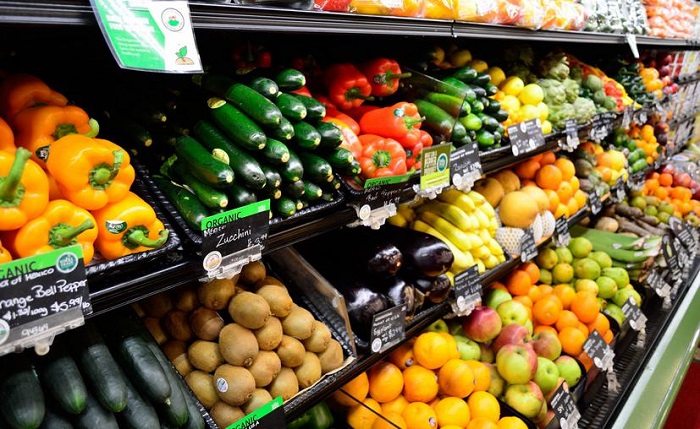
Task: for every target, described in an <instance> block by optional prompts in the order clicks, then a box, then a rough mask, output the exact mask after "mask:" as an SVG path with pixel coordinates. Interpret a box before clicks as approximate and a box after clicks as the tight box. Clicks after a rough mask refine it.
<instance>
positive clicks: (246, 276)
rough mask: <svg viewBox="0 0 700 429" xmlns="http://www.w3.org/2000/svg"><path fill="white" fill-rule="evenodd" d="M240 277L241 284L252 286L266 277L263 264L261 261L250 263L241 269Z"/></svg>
mask: <svg viewBox="0 0 700 429" xmlns="http://www.w3.org/2000/svg"><path fill="white" fill-rule="evenodd" d="M240 276H241V277H240V280H241V282H243V283H245V284H247V285H251V286H252V285H254V284H255V283H257V282H259V281H260V280H262V279H264V278H265V276H267V270H266V269H265V264H263V263H262V262H261V261H254V262H251V263H249V264H248V265H246V266H245V267H243V268H242V269H241V274H240Z"/></svg>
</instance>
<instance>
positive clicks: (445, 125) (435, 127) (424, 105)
mask: <svg viewBox="0 0 700 429" xmlns="http://www.w3.org/2000/svg"><path fill="white" fill-rule="evenodd" d="M413 102H414V103H415V105H416V106H418V111H419V112H420V114H421V116H423V117H425V120H424V121H423V125H422V126H423V127H424V128H426V129H428V130H430V131H432V132H433V133H435V134H437V135H439V136H442V137H444V138H445V139H447V138H449V137H450V136H451V135H452V129H453V128H454V126H455V118H454V117H453V116H452V115H450V114H449V113H447V112H445V111H444V110H443V109H441V108H440V107H438V106H436V105H434V104H433V103H431V102H429V101H426V100H423V99H416V100H414V101H413Z"/></svg>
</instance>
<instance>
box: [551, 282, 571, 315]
mask: <svg viewBox="0 0 700 429" xmlns="http://www.w3.org/2000/svg"><path fill="white" fill-rule="evenodd" d="M552 293H553V294H554V296H556V297H557V298H559V301H561V305H562V307H563V308H564V310H568V309H569V307H570V306H571V301H573V300H574V297H575V296H576V289H574V288H573V287H571V285H569V284H568V283H563V284H559V285H556V286H554V289H552Z"/></svg>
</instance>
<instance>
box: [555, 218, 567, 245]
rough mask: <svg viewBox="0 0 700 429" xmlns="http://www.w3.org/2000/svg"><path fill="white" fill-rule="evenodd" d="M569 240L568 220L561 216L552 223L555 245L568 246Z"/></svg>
mask: <svg viewBox="0 0 700 429" xmlns="http://www.w3.org/2000/svg"><path fill="white" fill-rule="evenodd" d="M569 240H571V234H570V233H569V222H568V221H567V220H566V218H565V217H564V216H561V217H559V218H558V219H557V220H556V222H555V223H554V242H555V243H556V245H557V246H568V245H569Z"/></svg>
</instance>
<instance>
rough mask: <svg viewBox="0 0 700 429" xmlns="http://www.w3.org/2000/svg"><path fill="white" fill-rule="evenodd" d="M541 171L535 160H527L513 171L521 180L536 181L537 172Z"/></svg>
mask: <svg viewBox="0 0 700 429" xmlns="http://www.w3.org/2000/svg"><path fill="white" fill-rule="evenodd" d="M539 169H540V163H539V162H537V161H535V160H534V159H532V158H530V159H526V160H525V161H523V162H520V163H518V164H517V165H516V166H515V168H513V170H514V171H515V174H517V175H518V177H520V178H521V179H534V178H535V174H537V170H539Z"/></svg>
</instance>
